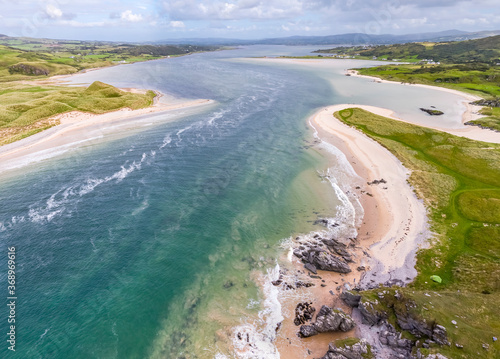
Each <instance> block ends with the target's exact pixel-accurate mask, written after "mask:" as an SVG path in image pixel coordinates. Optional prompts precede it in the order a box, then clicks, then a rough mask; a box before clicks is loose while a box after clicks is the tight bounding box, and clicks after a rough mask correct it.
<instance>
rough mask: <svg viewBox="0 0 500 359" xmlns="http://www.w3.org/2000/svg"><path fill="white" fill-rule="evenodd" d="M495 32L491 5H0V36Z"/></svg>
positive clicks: (322, 1) (330, 1) (231, 1)
mask: <svg viewBox="0 0 500 359" xmlns="http://www.w3.org/2000/svg"><path fill="white" fill-rule="evenodd" d="M449 29H459V30H465V31H479V30H498V29H500V5H499V4H498V0H474V1H468V0H467V1H460V0H420V1H417V0H415V1H409V0H389V1H380V0H344V1H340V0H267V1H260V0H209V1H198V0H168V1H167V0H164V1H162V0H156V1H155V0H137V1H131V0H0V33H3V34H6V35H10V36H31V37H48V38H58V39H81V40H112V41H152V40H168V39H172V38H193V37H226V38H240V39H253V38H267V37H284V36H292V35H332V34H341V33H349V32H362V33H369V34H385V33H393V34H407V33H416V32H433V31H441V30H449Z"/></svg>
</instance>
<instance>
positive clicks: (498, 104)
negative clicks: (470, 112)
mask: <svg viewBox="0 0 500 359" xmlns="http://www.w3.org/2000/svg"><path fill="white" fill-rule="evenodd" d="M471 105H477V106H487V107H500V99H498V98H497V99H494V100H486V99H481V100H477V101H474V102H471Z"/></svg>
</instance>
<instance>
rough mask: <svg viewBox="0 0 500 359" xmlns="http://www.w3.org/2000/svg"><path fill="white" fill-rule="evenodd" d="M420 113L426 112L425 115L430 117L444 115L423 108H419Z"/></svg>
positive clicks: (441, 112)
mask: <svg viewBox="0 0 500 359" xmlns="http://www.w3.org/2000/svg"><path fill="white" fill-rule="evenodd" d="M420 111H423V112H426V113H428V114H429V115H431V116H441V115H443V114H444V112H443V111H439V110H433V109H430V108H423V107H420Z"/></svg>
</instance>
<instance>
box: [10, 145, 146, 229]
mask: <svg viewBox="0 0 500 359" xmlns="http://www.w3.org/2000/svg"><path fill="white" fill-rule="evenodd" d="M155 155H156V152H154V151H151V152H150V154H149V156H148V154H147V153H143V154H142V156H141V159H140V160H139V161H133V162H132V163H131V164H130V165H128V166H126V165H122V166H120V170H119V171H116V172H114V173H113V174H111V175H110V176H106V177H103V178H87V179H86V180H85V181H84V182H83V183H82V184H80V185H79V186H78V185H73V186H68V187H66V188H63V189H60V190H59V191H57V192H55V193H54V194H52V195H51V196H50V197H49V199H48V200H47V201H46V202H45V205H44V206H39V207H32V208H30V209H29V212H28V217H29V219H30V221H32V222H34V223H46V222H51V221H52V220H53V219H54V218H55V217H57V216H59V215H62V214H63V213H65V212H67V211H68V210H69V209H68V206H70V205H71V204H74V203H76V202H78V199H79V198H81V197H83V196H85V195H87V194H89V193H91V192H92V191H94V190H95V188H96V187H98V186H100V185H101V184H103V183H107V182H110V181H116V182H115V183H119V182H121V181H123V180H124V179H125V178H126V177H127V176H128V175H129V174H131V173H132V172H134V171H136V170H139V169H141V166H142V164H143V163H144V162H145V161H146V160H147V159H148V157H151V158H152V157H154V156H155ZM147 205H148V204H147V203H142V204H141V208H142V210H143V209H145V208H146V207H147ZM11 222H12V223H13V224H15V221H11Z"/></svg>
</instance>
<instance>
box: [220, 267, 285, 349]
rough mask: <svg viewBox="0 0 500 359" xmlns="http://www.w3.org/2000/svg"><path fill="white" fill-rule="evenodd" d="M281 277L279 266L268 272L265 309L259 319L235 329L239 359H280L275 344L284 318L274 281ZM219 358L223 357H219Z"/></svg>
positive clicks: (234, 339)
mask: <svg viewBox="0 0 500 359" xmlns="http://www.w3.org/2000/svg"><path fill="white" fill-rule="evenodd" d="M279 275H280V267H279V265H278V264H276V266H275V267H274V268H270V269H268V270H267V274H266V275H265V278H264V284H263V292H264V297H265V299H264V303H263V305H264V309H262V310H261V311H260V312H259V315H258V319H256V320H255V321H254V322H248V323H245V324H241V325H239V326H237V327H235V328H234V329H233V346H234V350H235V355H236V357H237V358H240V359H250V358H269V359H279V358H280V354H279V352H278V349H277V348H276V346H275V344H274V342H275V340H276V336H277V333H276V327H277V326H278V324H279V323H281V322H282V321H283V319H284V318H283V315H282V314H281V303H280V300H279V288H278V287H276V286H274V285H273V284H272V281H275V280H277V279H278V278H279ZM216 358H217V356H216ZM219 358H223V357H221V356H219Z"/></svg>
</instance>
